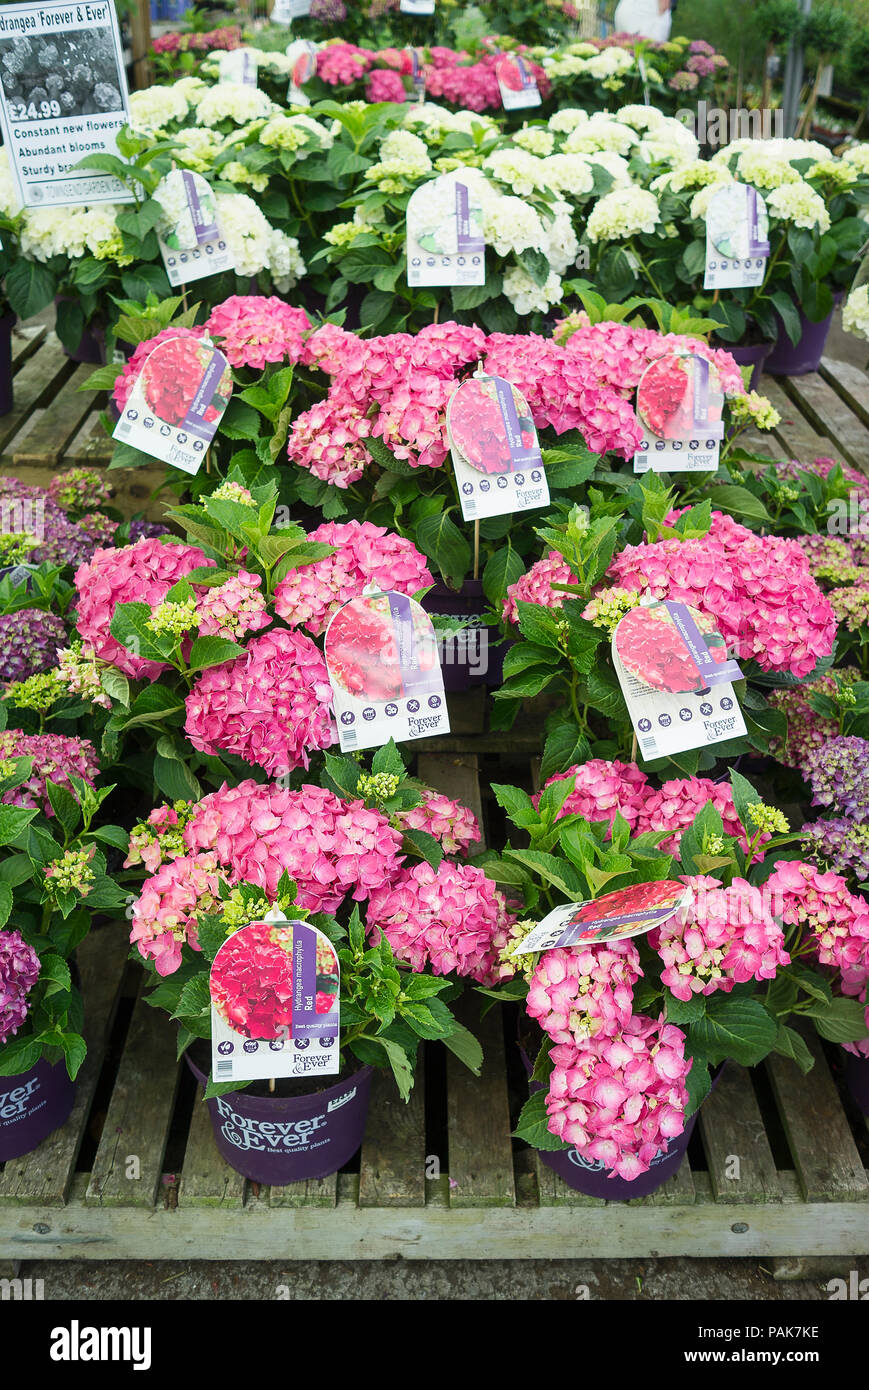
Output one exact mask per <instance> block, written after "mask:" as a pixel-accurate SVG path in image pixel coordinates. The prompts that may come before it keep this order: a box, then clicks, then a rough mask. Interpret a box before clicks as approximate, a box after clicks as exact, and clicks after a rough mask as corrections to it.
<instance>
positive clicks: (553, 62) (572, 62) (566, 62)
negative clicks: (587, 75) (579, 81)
mask: <svg viewBox="0 0 869 1390" xmlns="http://www.w3.org/2000/svg"><path fill="white" fill-rule="evenodd" d="M543 68H544V71H545V72H546V73H548V75H549V76H550V77H578V76H579V75H580V74H581V73H583V72H586V71H587V69H588V59H587V58H581V57H580V56H579V55H578V54H575V53H559V54H558V55H557V56H554V55H553V56H551V57H548V58H544V59H543Z"/></svg>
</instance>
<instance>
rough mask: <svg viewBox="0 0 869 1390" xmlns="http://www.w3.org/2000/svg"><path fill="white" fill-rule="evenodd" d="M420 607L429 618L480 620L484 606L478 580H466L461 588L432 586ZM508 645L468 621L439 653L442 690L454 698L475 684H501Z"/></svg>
mask: <svg viewBox="0 0 869 1390" xmlns="http://www.w3.org/2000/svg"><path fill="white" fill-rule="evenodd" d="M422 606H423V608H424V609H425V611H426V613H430V614H431V615H432V617H434V616H435V615H436V614H437V615H438V616H440V617H445V618H471V619H474V618H478V619H481V618H482V616H483V614H484V613H485V612H486V608H487V606H488V605H487V602H486V597H485V594H484V593H483V585H482V581H481V580H479V579H466V580H465V582H464V584H463V585H462V587H461V589H448V588H447V586H446V585H445V584H435V585H433V586H432V588H431V589H429V591H428V593H427V594H426V596H425V598H424V599H423V600H422ZM510 646H511V643H510V642H509V641H503V642H493V641H492V629H491V628H488V627H485V626H484V625H483V624H482V623H481V622H480V623H474V622H472V623H471V625H470V626H469V627H467V628H465V629H464V630H463V631H461V632H458V633H456V635H455V637H454V638H449V637H448V638H446V639H445V640H444V641H443V643H442V644H441V651H440V656H441V672H442V674H443V678H444V690H445V691H446V692H447V694H449V695H454V694H456V693H457V692H458V691H460V690H470V689H471V687H472V686H475V685H487V686H498V685H501V683H502V681H503V679H504V656H505V654H506V652H507V649H508V648H509V647H510Z"/></svg>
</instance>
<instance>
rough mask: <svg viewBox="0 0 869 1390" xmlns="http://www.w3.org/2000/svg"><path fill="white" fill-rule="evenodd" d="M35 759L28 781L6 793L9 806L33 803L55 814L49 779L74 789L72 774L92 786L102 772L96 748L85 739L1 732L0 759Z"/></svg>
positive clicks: (57, 735)
mask: <svg viewBox="0 0 869 1390" xmlns="http://www.w3.org/2000/svg"><path fill="white" fill-rule="evenodd" d="M6 758H32V759H33V768H32V770H31V773H30V776H29V777H28V778H27V781H26V782H22V783H21V784H20V785H19V786H17V787H10V789H9V791H7V792H4V793H3V797H2V800H3V802H4V804H5V805H7V806H30V807H34V806H35V807H37V808H39V809H40V810H42V811H44V812H45V814H46V815H47V816H49V817H51V816H53V815H54V811H53V809H52V806H51V802H50V801H49V799H48V793H47V791H46V788H45V784H46V782H56V783H57V785H58V786H60V787H65V788H66V790H67V791H72V784H71V782H70V780H69V779H70V777H79V778H80V779H81V780H82V781H83V782H87V784H88V786H91V787H92V786H93V785H94V782H95V780H96V778H97V777H98V776H99V773H100V764H99V758H98V757H97V750H96V749H95V748H94V746H93V744H92V743H90V742H89V741H88V740H87V739H86V738H74V737H68V736H66V735H64V734H23V733H21V732H20V731H19V730H18V729H4V730H3V731H2V732H0V759H4V760H5V759H6Z"/></svg>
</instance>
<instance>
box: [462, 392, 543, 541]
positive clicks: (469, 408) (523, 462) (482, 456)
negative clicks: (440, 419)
mask: <svg viewBox="0 0 869 1390" xmlns="http://www.w3.org/2000/svg"><path fill="white" fill-rule="evenodd" d="M447 437H448V439H449V443H450V450H451V452H452V458H453V467H454V468H455V471H456V482H457V483H458V487H459V496H460V498H461V501H462V516H463V517H464V519H465V521H479V520H480V519H481V518H483V517H489V516H504V515H507V514H509V513H511V512H518V511H530V510H531V509H532V508H534V507H545V506H547V505H548V503H549V485H548V483H547V481H546V470H545V469H544V467H543V461H542V457H541V453H540V445H539V444H538V442H537V429H536V426H535V424H534V420H533V417H532V415H531V411H530V409H529V406H528V402H527V401H526V399H525V397H524V396H523V395H522V392H521V391H519V390H518V388H517V387H515V386H513V385H512V383H511V382H509V381H506V380H505V379H504V377H501V376H473V377H471V378H470V379H469V380H468V381H464V382H462V384H461V386H460V387H459V388H458V390H457V391H455V392H454V393H453V395H452V396H451V397H450V400H449V404H448V405H447Z"/></svg>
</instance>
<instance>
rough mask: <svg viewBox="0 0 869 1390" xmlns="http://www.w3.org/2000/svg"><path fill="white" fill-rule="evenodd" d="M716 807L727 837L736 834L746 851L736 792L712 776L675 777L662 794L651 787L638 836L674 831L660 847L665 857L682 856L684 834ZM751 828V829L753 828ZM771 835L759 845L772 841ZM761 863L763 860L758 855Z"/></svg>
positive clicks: (639, 818) (661, 791) (645, 800)
mask: <svg viewBox="0 0 869 1390" xmlns="http://www.w3.org/2000/svg"><path fill="white" fill-rule="evenodd" d="M707 805H708V806H714V807H715V810H716V811H717V812H718V813H719V815H720V816H721V819H722V821H723V823H724V833H725V835H734V836H735V837H736V838H737V839H738V840H739V843H740V845H741V846H742V848H743V849H744V850H747V849H748V840H747V838H746V834H745V831H744V830H743V828H742V823H741V821H740V819H739V816H738V815H737V812H736V807H735V806H734V804H733V789H732V787H731V785H730V783H729V782H713V781H712V780H711V778H709V777H673V778H671V779H670V780H669V781H667V782H664V784H663V785H662V787H661V789H660V791H655V790H654V788H649V789H648V791H647V793H646V795H645V796H644V797H643V804H642V806H641V808H640V813H639V815H638V817H637V824H636V832H635V833H636V834H637V835H641V834H642V833H643V832H644V831H646V830H672V832H673V833H672V835H670V836H668V838H667V839H666V840H662V841H661V843H660V846H659V848H660V849H662V850H663V851H664V853H665V854H678V853H679V845H680V843H681V840H682V831H683V830H685V829H686V827H687V826H689V825H692V824H693V823H694V820H695V819H696V817H697V815H698V814H699V812H700V811H702V810H703V807H704V806H707ZM749 829H751V827H749ZM771 838H772V837H771V835H770V834H769V833H768V832H764V834H763V835H761V837H760V839H759V841H758V844H764V843H765V842H766V841H767V840H769V839H771ZM757 858H758V860H760V859H762V858H763V855H762V854H758V855H757Z"/></svg>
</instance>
